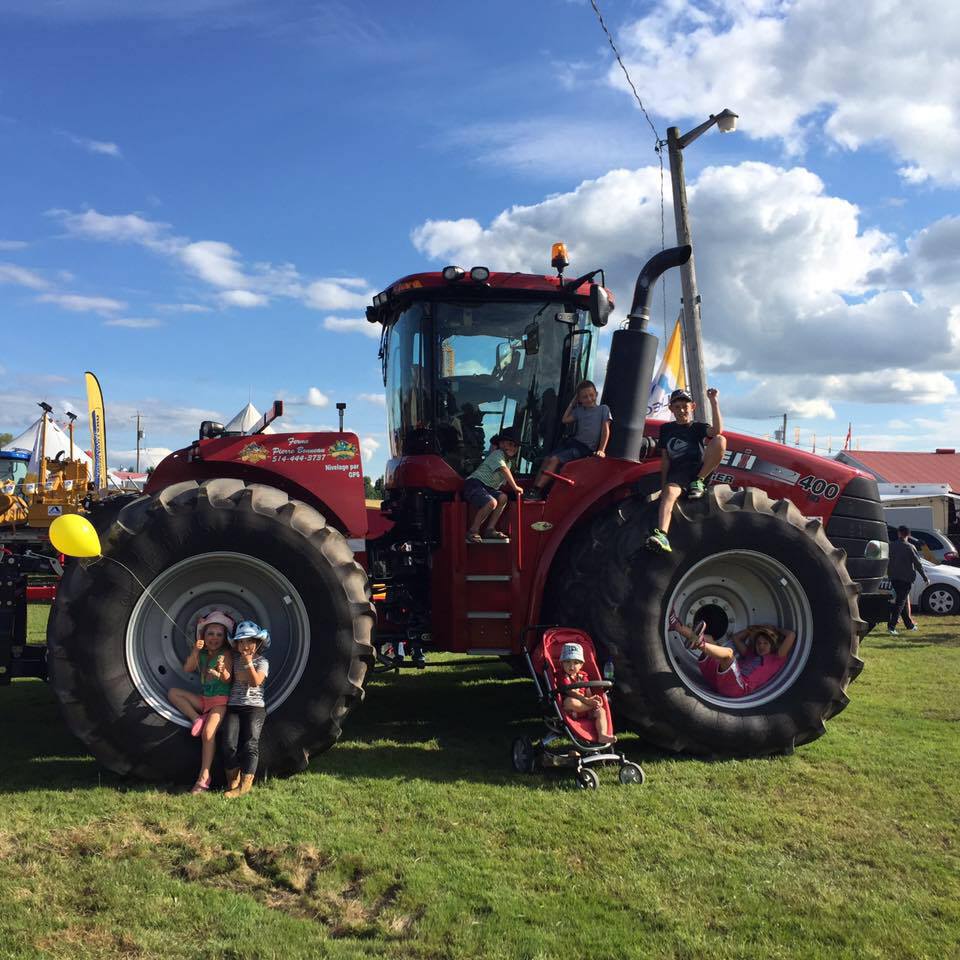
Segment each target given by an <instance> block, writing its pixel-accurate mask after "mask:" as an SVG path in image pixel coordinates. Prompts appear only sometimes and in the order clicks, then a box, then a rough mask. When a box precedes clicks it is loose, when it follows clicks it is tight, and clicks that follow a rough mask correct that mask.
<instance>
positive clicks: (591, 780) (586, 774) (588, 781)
mask: <svg viewBox="0 0 960 960" xmlns="http://www.w3.org/2000/svg"><path fill="white" fill-rule="evenodd" d="M574 776H575V777H576V779H577V789H578V790H596V789H597V787H599V786H600V778H599V777H598V776H597V771H596V770H591V769H590V768H589V767H581V768H580V769H579V770H578V771H577V772H576V773H575V774H574Z"/></svg>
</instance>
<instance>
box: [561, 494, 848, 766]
mask: <svg viewBox="0 0 960 960" xmlns="http://www.w3.org/2000/svg"><path fill="white" fill-rule="evenodd" d="M656 510H657V502H656V500H653V499H651V498H641V497H639V496H638V497H637V498H634V499H630V500H626V501H623V502H621V503H620V504H618V505H617V506H616V507H614V508H612V509H611V510H609V511H607V512H605V513H603V514H600V515H599V516H598V517H596V518H595V519H594V520H593V521H591V522H590V523H589V524H588V526H587V527H585V528H583V529H582V530H581V531H580V533H579V534H578V535H575V537H574V538H572V539H571V541H570V542H569V544H568V545H566V546H565V548H564V551H563V554H562V555H561V556H559V557H558V561H557V563H556V564H555V566H554V570H553V573H552V576H551V581H550V586H549V588H548V592H547V597H546V601H547V603H546V617H547V622H559V623H563V624H568V625H570V626H579V627H581V628H583V629H585V630H587V631H588V632H589V633H590V635H591V636H592V637H593V639H594V640H595V641H596V642H597V644H598V646H599V648H600V651H599V652H600V655H601V657H603V658H607V657H609V658H612V660H613V662H614V668H615V676H616V688H615V691H614V703H615V704H616V708H617V712H618V719H619V720H620V722H624V721H626V723H627V725H628V726H630V727H632V728H633V729H635V730H636V731H637V732H638V733H640V734H641V735H642V736H643V737H644V738H645V739H647V740H648V741H650V742H652V743H654V744H656V745H657V746H659V747H661V748H663V749H666V750H668V751H671V752H677V753H681V752H682V753H692V754H697V755H711V756H718V757H730V756H763V755H769V754H777V753H788V752H790V751H791V750H792V749H793V748H794V747H795V746H798V745H800V744H803V743H807V742H809V741H811V740H814V739H816V738H817V737H819V736H821V735H822V734H823V732H824V723H825V721H826V720H828V719H829V718H830V717H832V716H834V715H836V714H837V713H839V712H840V711H841V710H842V709H843V708H844V706H846V704H847V702H848V700H847V696H846V689H847V686H848V684H849V683H850V681H851V680H853V679H854V678H855V677H856V676H857V675H858V674H859V672H860V670H861V669H862V668H863V662H862V661H861V660H860V659H859V657H858V656H857V651H858V647H859V638H860V636H861V635H862V634H863V633H864V632H865V630H866V624H865V623H864V622H863V621H862V620H860V618H859V615H858V610H857V596H858V593H859V588H858V586H857V585H856V584H855V583H854V582H853V581H852V580H851V579H850V577H849V576H848V575H847V572H846V569H845V566H844V558H845V554H844V552H843V551H842V550H840V549H838V548H834V547H833V546H832V545H831V544H830V542H829V540H828V539H827V537H826V535H825V534H824V532H823V528H822V524H821V522H820V521H819V520H808V519H806V518H805V517H803V516H802V515H801V514H800V512H799V511H798V510H797V508H796V507H795V506H794V505H793V504H792V503H790V501H788V500H779V501H776V502H774V501H772V500H770V498H769V497H767V495H766V494H765V493H763V492H761V491H759V490H755V489H746V490H741V491H738V492H736V493H734V492H733V491H732V490H731V489H730V488H729V487H727V486H713V487H711V488H710V489H709V491H708V495H707V496H706V497H704V498H703V499H702V500H699V501H696V502H692V501H688V500H681V501H680V502H679V504H678V507H677V508H676V510H675V513H674V519H673V523H672V524H671V527H670V543H671V545H672V548H673V550H672V552H671V553H666V554H664V553H652V552H651V551H649V550H648V549H646V548H645V541H646V538H647V537H648V535H649V532H650V529H651V527H653V526H654V525H655V521H656ZM671 606H674V607H676V608H677V612H678V614H679V615H680V616H681V619H685V620H686V621H687V622H689V623H691V624H692V622H693V621H694V620H695V619H696V618H698V616H700V615H702V616H703V617H704V618H706V619H708V621H710V620H711V619H712V620H714V621H715V622H716V627H717V635H718V636H722V635H723V633H724V632H726V633H728V635H729V633H733V632H736V631H738V630H741V629H743V628H744V627H745V626H747V625H748V624H749V623H751V622H754V623H756V622H768V623H769V622H774V623H776V624H778V625H781V626H786V627H793V628H795V629H796V630H797V634H798V636H797V641H796V644H795V647H794V650H793V652H792V654H791V656H790V657H789V658H788V661H787V664H786V666H784V667H783V668H782V669H781V671H780V672H779V673H778V674H777V675H776V676H775V677H774V678H772V679H771V680H770V681H769V682H768V683H767V684H766V685H764V686H763V687H761V688H760V689H759V690H758V691H756V692H755V693H752V694H751V695H748V696H746V697H743V698H729V697H723V696H720V695H718V694H717V693H716V691H715V690H713V689H712V688H711V687H710V686H709V685H708V684H707V682H706V681H705V680H704V679H703V677H702V675H701V673H700V669H699V664H698V662H697V660H696V659H695V655H694V654H691V653H690V652H689V651H687V650H686V648H685V647H684V646H683V644H682V641H681V640H680V638H679V637H678V636H677V635H676V634H671V633H670V631H669V630H668V627H667V622H668V617H669V613H670V609H671Z"/></svg>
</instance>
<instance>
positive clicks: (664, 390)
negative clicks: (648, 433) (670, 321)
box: [647, 314, 687, 418]
mask: <svg viewBox="0 0 960 960" xmlns="http://www.w3.org/2000/svg"><path fill="white" fill-rule="evenodd" d="M681 316H682V314H681ZM680 320H681V317H677V323H676V326H674V328H673V333H671V334H670V340H669V341H668V343H667V349H666V350H664V351H663V359H662V360H661V361H660V369H659V370H657V373H656V376H655V377H654V378H653V383H652V384H650V399H649V400H648V401H647V416H648V417H655V418H662V417H667V416H669V407H670V394H671V393H673V391H674V390H678V389H679V390H686V388H687V377H686V373H685V371H684V369H683V333H682V331H681V329H680Z"/></svg>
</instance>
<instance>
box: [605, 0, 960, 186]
mask: <svg viewBox="0 0 960 960" xmlns="http://www.w3.org/2000/svg"><path fill="white" fill-rule="evenodd" d="M619 43H620V46H621V49H622V52H623V54H624V58H625V60H626V62H627V66H628V67H629V68H630V70H631V72H632V73H633V75H634V77H642V79H643V96H644V100H645V102H646V103H647V105H648V107H650V108H651V109H653V110H655V111H656V112H657V113H659V114H660V115H661V116H666V117H671V118H675V119H679V118H689V119H691V120H694V121H695V122H700V120H702V119H704V118H705V117H707V116H708V115H709V114H711V113H716V112H717V111H719V110H720V109H722V108H723V107H730V108H731V109H733V110H735V111H737V112H739V113H740V114H741V121H740V128H741V129H742V130H743V131H744V132H746V133H747V134H748V135H751V136H755V137H765V138H777V139H779V140H781V141H782V142H783V143H784V144H785V145H786V147H787V149H789V150H794V151H796V150H800V149H802V147H803V143H804V141H805V140H806V139H807V138H808V137H809V136H810V135H811V131H812V130H814V129H818V130H820V129H822V131H823V134H824V135H825V136H826V137H827V138H828V139H829V140H830V141H832V142H833V143H834V144H836V145H837V146H839V147H841V148H842V149H846V150H857V149H860V148H861V147H863V146H865V145H868V144H881V145H883V146H884V147H886V148H887V149H889V150H890V151H891V152H892V153H893V154H894V155H895V156H897V157H898V158H899V159H900V161H901V163H902V164H903V166H902V168H901V175H902V176H903V177H904V178H905V179H907V180H908V181H910V182H912V183H918V182H923V181H924V180H926V179H928V178H932V179H935V180H939V181H941V182H944V183H953V184H956V183H960V168H958V166H957V162H956V158H957V156H958V154H960V58H958V56H957V49H958V46H960V8H955V7H953V6H952V5H948V6H944V5H943V4H942V3H941V2H939V0H912V2H911V3H908V4H893V3H889V2H888V0H862V2H860V3H857V4H852V5H850V4H848V5H846V6H844V7H843V8H842V11H841V10H840V9H839V8H838V7H837V5H836V3H835V2H834V0H671V2H668V3H663V4H658V5H655V6H653V7H652V9H651V12H650V13H649V14H647V15H646V16H644V17H642V18H640V19H639V20H636V21H635V22H633V23H632V24H629V25H628V26H627V27H625V28H624V29H623V30H622V31H621V33H620V36H619ZM608 80H609V82H610V83H611V84H613V85H614V86H616V87H618V88H620V89H623V90H624V91H625V92H626V93H629V90H628V88H627V87H626V84H625V82H624V79H623V75H622V73H621V72H620V68H619V66H617V65H616V64H612V65H611V67H610V70H609V73H608Z"/></svg>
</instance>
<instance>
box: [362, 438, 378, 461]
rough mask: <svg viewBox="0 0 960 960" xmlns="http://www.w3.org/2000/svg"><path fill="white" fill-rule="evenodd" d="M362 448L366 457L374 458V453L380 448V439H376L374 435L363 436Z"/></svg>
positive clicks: (366, 458)
mask: <svg viewBox="0 0 960 960" xmlns="http://www.w3.org/2000/svg"><path fill="white" fill-rule="evenodd" d="M360 449H361V451H362V452H363V456H364V459H365V460H370V459H372V458H373V455H374V454H375V453H376V452H377V451H378V450H379V449H380V441H379V440H375V439H374V438H373V437H361V438H360Z"/></svg>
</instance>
